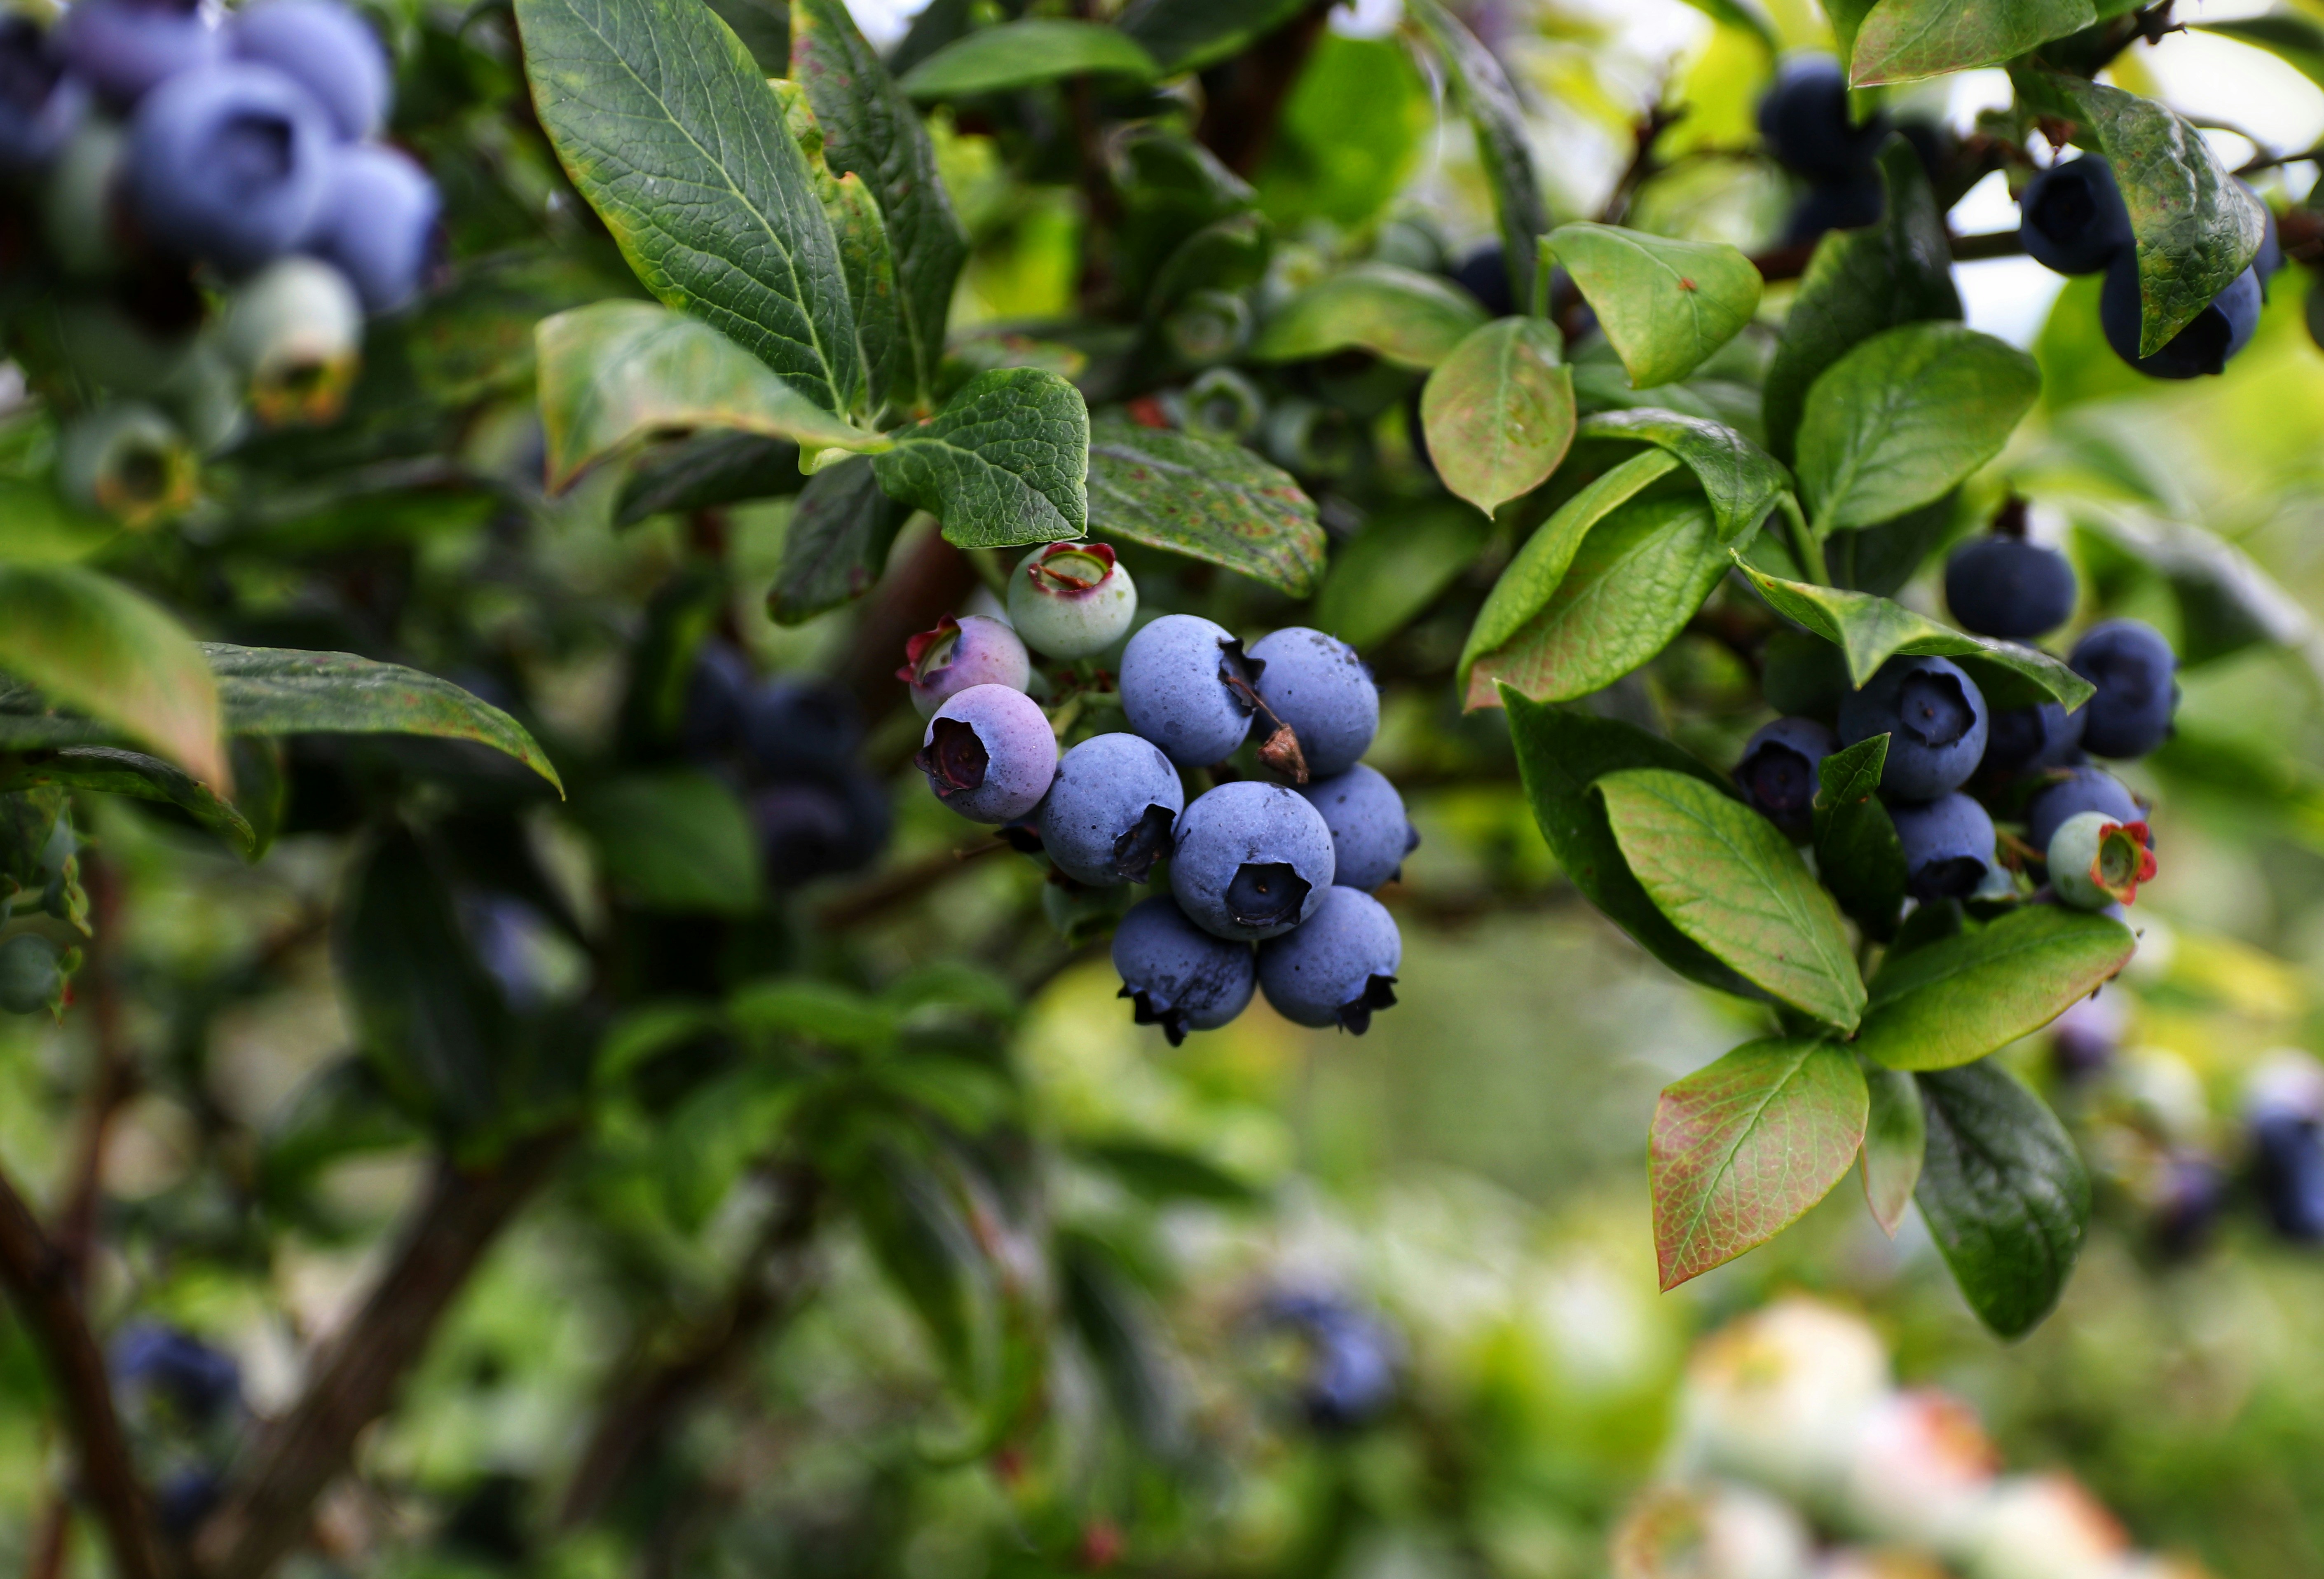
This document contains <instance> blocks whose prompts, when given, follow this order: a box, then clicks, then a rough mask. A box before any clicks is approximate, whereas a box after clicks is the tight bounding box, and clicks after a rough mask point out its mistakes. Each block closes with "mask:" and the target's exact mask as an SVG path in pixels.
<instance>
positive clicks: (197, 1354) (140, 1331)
mask: <svg viewBox="0 0 2324 1579" xmlns="http://www.w3.org/2000/svg"><path fill="white" fill-rule="evenodd" d="M111 1361H112V1369H113V1379H114V1383H115V1386H117V1387H121V1388H124V1389H126V1390H131V1391H133V1392H135V1393H138V1394H141V1395H143V1396H144V1397H146V1398H150V1399H156V1400H158V1401H160V1402H161V1403H162V1404H164V1405H166V1406H167V1407H168V1408H171V1409H173V1410H175V1411H176V1412H177V1414H178V1416H179V1417H180V1419H181V1420H182V1421H184V1422H185V1423H186V1424H188V1425H189V1426H196V1427H199V1426H205V1425H208V1424H209V1423H210V1422H211V1421H213V1420H215V1419H217V1417H219V1416H220V1415H221V1414H223V1413H224V1412H225V1411H226V1410H227V1409H230V1408H235V1406H236V1405H238V1404H239V1403H240V1402H241V1401H242V1367H241V1366H240V1365H238V1364H236V1363H235V1360H234V1356H232V1355H231V1354H226V1353H221V1352H220V1351H218V1350H217V1349H213V1348H211V1347H210V1346H209V1345H208V1344H205V1343H203V1342H202V1341H201V1340H200V1339H198V1338H196V1337H194V1336H192V1335H191V1334H188V1333H185V1332H181V1331H180V1330H179V1329H178V1328H176V1327H173V1326H170V1325H165V1324H163V1323H161V1322H138V1323H136V1324H135V1325H132V1326H129V1327H127V1328H124V1330H123V1331H122V1332H121V1333H120V1334H117V1335H116V1336H115V1338H114V1340H113V1346H112V1352H111Z"/></svg>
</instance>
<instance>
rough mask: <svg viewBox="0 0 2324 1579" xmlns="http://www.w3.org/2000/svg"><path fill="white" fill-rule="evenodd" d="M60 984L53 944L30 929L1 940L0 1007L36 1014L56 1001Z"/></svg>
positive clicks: (55, 949) (16, 1012) (13, 1011)
mask: <svg viewBox="0 0 2324 1579" xmlns="http://www.w3.org/2000/svg"><path fill="white" fill-rule="evenodd" d="M63 986H64V977H63V976H62V975H61V974H59V972H58V970H57V948H56V945H55V944H53V943H51V942H50V941H49V940H48V939H47V938H45V937H40V936H38V935H37V934H34V933H31V932H26V933H23V934H21V935H20V936H18V937H11V938H10V939H8V941H7V942H5V943H0V1009H5V1010H6V1011H8V1012H9V1013H11V1014H38V1013H40V1012H41V1011H42V1010H44V1009H46V1008H48V1007H49V1005H50V1004H51V1003H53V1002H56V998H57V993H59V992H60V990H61V989H62V988H63Z"/></svg>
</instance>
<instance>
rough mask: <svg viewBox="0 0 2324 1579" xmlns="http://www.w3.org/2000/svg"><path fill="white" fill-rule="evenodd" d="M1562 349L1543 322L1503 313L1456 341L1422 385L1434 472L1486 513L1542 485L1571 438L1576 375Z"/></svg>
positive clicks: (1422, 411)
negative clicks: (1561, 356) (1566, 364)
mask: <svg viewBox="0 0 2324 1579" xmlns="http://www.w3.org/2000/svg"><path fill="white" fill-rule="evenodd" d="M1558 349H1559V337H1558V333H1557V329H1556V327H1555V326H1554V325H1553V324H1551V323H1549V322H1547V321H1546V320H1545V319H1537V318H1505V319H1497V320H1496V321H1494V322H1492V323H1489V324H1487V325H1485V326H1484V327H1483V328H1480V329H1477V330H1475V331H1474V332H1473V333H1471V335H1470V336H1469V337H1467V338H1466V339H1464V340H1462V342H1461V343H1460V344H1459V345H1458V346H1454V347H1453V349H1452V355H1451V356H1447V357H1446V358H1445V359H1444V360H1443V361H1442V362H1440V363H1438V364H1437V365H1436V371H1434V373H1431V374H1429V375H1428V382H1427V383H1426V384H1425V385H1423V386H1422V389H1421V392H1420V422H1421V428H1422V430H1423V431H1424V432H1425V434H1426V435H1427V439H1428V453H1429V454H1430V455H1431V456H1432V457H1434V458H1435V461H1436V470H1437V475H1438V476H1441V477H1443V479H1444V485H1445V486H1446V487H1447V488H1449V489H1451V490H1452V492H1453V493H1454V494H1457V495H1458V496H1459V497H1461V498H1463V499H1466V500H1467V501H1468V502H1469V503H1471V504H1474V505H1475V506H1476V507H1477V508H1478V509H1480V510H1481V511H1483V512H1485V513H1486V514H1488V515H1490V514H1491V513H1492V512H1494V511H1496V510H1498V509H1499V508H1500V507H1501V506H1502V505H1503V504H1506V503H1508V502H1509V501H1510V500H1512V499H1515V498H1517V496H1518V495H1520V494H1530V493H1532V492H1533V491H1534V489H1535V488H1537V487H1539V486H1540V485H1541V484H1542V482H1543V481H1544V480H1545V478H1547V477H1548V476H1549V474H1550V473H1551V472H1553V471H1555V470H1556V469H1557V463H1558V462H1559V461H1561V460H1563V459H1564V458H1565V451H1566V448H1567V447H1568V446H1569V445H1571V444H1572V442H1573V375H1572V373H1571V372H1569V371H1568V370H1567V369H1565V368H1564V367H1563V366H1561V365H1559V364H1558Z"/></svg>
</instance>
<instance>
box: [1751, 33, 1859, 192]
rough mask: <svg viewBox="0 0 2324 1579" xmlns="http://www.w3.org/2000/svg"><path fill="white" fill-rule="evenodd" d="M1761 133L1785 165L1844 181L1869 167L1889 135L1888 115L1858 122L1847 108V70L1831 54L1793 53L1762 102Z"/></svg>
mask: <svg viewBox="0 0 2324 1579" xmlns="http://www.w3.org/2000/svg"><path fill="white" fill-rule="evenodd" d="M1759 135H1760V136H1761V137H1763V138H1765V139H1766V143H1767V152H1769V153H1771V154H1773V155H1775V162H1776V163H1778V164H1780V165H1782V166H1784V168H1785V169H1786V170H1789V171H1794V173H1796V174H1799V175H1803V176H1805V177H1807V178H1808V179H1809V180H1815V181H1840V180H1846V179H1847V178H1848V177H1849V176H1851V175H1856V174H1859V173H1861V172H1862V171H1867V170H1868V169H1870V168H1871V166H1872V162H1873V159H1874V157H1875V156H1876V155H1877V154H1878V153H1879V152H1880V144H1881V143H1882V141H1883V140H1884V139H1886V137H1887V135H1888V118H1887V116H1886V115H1879V114H1875V115H1873V116H1872V117H1871V118H1870V119H1869V120H1867V121H1864V122H1862V123H1860V124H1859V123H1858V122H1857V121H1855V120H1853V119H1852V118H1851V117H1850V115H1849V103H1848V75H1847V73H1846V72H1844V71H1842V70H1841V69H1840V62H1839V61H1838V60H1833V59H1832V58H1831V56H1830V55H1815V54H1808V55H1794V56H1793V57H1792V58H1791V59H1790V60H1785V61H1784V63H1783V64H1782V65H1781V66H1780V67H1778V68H1777V69H1776V71H1775V85H1774V86H1773V87H1772V88H1768V90H1767V94H1766V97H1764V98H1762V99H1761V100H1760V101H1759Z"/></svg>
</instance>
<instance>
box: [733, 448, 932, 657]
mask: <svg viewBox="0 0 2324 1579" xmlns="http://www.w3.org/2000/svg"><path fill="white" fill-rule="evenodd" d="M911 513H912V512H911V511H910V510H909V509H908V508H907V507H906V506H904V505H901V504H899V503H896V502H895V501H894V500H892V499H890V498H889V497H888V495H887V494H883V493H881V491H880V485H879V483H878V481H877V480H876V479H875V478H874V477H873V476H872V475H871V461H870V460H869V459H867V458H865V457H862V456H850V457H848V458H847V459H845V460H843V461H841V462H839V463H838V464H837V465H835V466H825V468H824V469H823V470H821V471H819V472H817V473H816V475H815V476H812V477H810V478H808V479H807V487H806V489H805V491H804V492H802V493H801V494H799V496H798V503H796V504H794V505H792V506H791V519H790V523H789V524H788V526H786V527H785V528H784V529H783V558H782V563H781V565H780V567H779V568H777V570H776V571H775V584H774V586H773V587H772V588H771V589H770V590H769V592H768V594H767V612H768V613H769V614H771V615H772V616H773V617H774V621H775V623H777V624H779V625H798V624H804V623H806V622H807V621H808V620H811V619H813V618H814V617H815V616H816V615H817V614H822V613H823V612H825V610H826V609H835V608H837V607H838V606H839V605H842V604H844V603H849V602H852V601H853V600H854V599H856V598H858V597H861V596H863V594H865V593H867V592H869V591H871V584H872V583H873V582H875V581H877V580H879V579H880V572H881V569H882V568H884V567H885V566H886V565H887V562H888V550H889V549H890V548H891V547H893V546H894V544H895V541H896V533H897V532H898V531H901V530H902V529H903V525H904V522H906V521H907V520H908V519H909V518H910V516H911Z"/></svg>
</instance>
